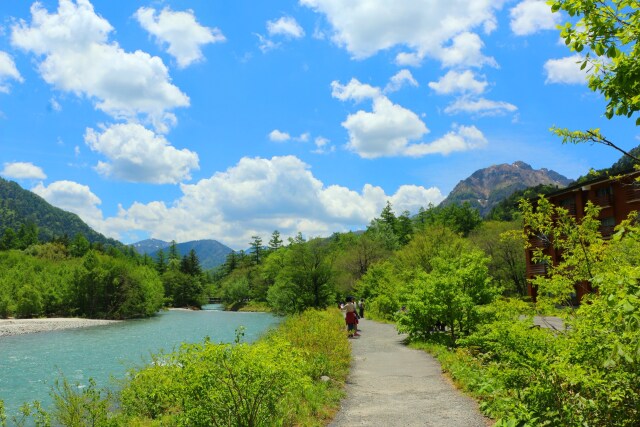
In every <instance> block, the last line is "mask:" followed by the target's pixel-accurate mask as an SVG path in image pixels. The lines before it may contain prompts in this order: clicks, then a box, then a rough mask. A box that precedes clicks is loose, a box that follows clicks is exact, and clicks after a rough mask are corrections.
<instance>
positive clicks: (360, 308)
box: [358, 298, 364, 319]
mask: <svg viewBox="0 0 640 427" xmlns="http://www.w3.org/2000/svg"><path fill="white" fill-rule="evenodd" d="M358 315H359V316H360V318H361V319H363V318H364V300H363V299H362V298H360V301H359V302H358Z"/></svg>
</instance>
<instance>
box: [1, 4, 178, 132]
mask: <svg viewBox="0 0 640 427" xmlns="http://www.w3.org/2000/svg"><path fill="white" fill-rule="evenodd" d="M31 17H32V19H31V23H27V22H25V21H24V20H20V21H19V22H18V23H16V24H14V25H13V26H12V33H11V42H12V44H13V45H14V46H16V47H18V48H21V49H24V50H26V51H30V52H33V53H35V54H37V55H39V56H40V57H41V61H40V62H39V64H38V70H39V72H40V74H41V75H42V78H43V79H44V80H45V81H46V82H47V83H49V84H51V85H52V86H54V87H55V88H56V89H58V90H60V91H63V92H71V93H74V94H76V95H77V96H83V97H87V98H89V99H91V100H93V101H94V103H95V106H96V108H98V109H99V110H102V111H104V112H105V113H107V114H109V115H111V116H112V117H115V118H125V119H130V120H132V119H136V118H139V117H142V118H143V119H144V120H147V121H149V122H150V123H152V124H153V125H154V126H155V127H156V129H158V130H159V131H162V132H166V131H167V130H168V127H169V126H171V125H173V124H175V115H173V113H171V110H173V109H174V108H177V107H185V106H188V105H189V98H188V97H187V96H186V95H185V94H184V93H182V92H181V91H180V89H178V87H176V86H175V85H173V84H172V83H171V79H170V77H169V73H168V70H167V68H166V66H165V65H164V64H163V62H162V60H161V59H160V58H158V57H152V56H151V55H149V54H148V53H145V52H142V51H139V50H138V51H135V52H132V53H130V52H125V51H124V50H123V49H122V48H121V47H120V46H119V45H118V44H117V43H115V42H109V40H108V37H109V34H110V33H111V32H112V31H113V27H112V26H111V24H109V22H108V21H107V20H105V19H104V18H102V17H100V16H98V15H97V14H96V13H95V12H94V10H93V6H92V5H91V3H90V2H89V1H88V0H77V1H76V2H74V1H72V0H60V3H59V7H58V10H57V11H56V12H55V13H49V12H48V11H47V10H46V9H45V8H44V7H43V6H42V4H40V3H34V4H33V5H32V6H31Z"/></svg>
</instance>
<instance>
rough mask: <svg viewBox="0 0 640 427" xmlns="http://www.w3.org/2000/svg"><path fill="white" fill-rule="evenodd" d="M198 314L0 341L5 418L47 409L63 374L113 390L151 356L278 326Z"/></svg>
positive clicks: (267, 319) (266, 318) (259, 318)
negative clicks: (29, 406)
mask: <svg viewBox="0 0 640 427" xmlns="http://www.w3.org/2000/svg"><path fill="white" fill-rule="evenodd" d="M205 308H208V309H205V310H202V311H189V310H171V311H164V312H161V313H159V314H158V315H157V316H155V317H152V318H150V319H143V320H128V321H125V322H120V323H115V324H111V325H106V326H93V327H89V328H81V329H71V330H65V331H55V332H41V333H35V334H25V335H16V336H10V337H2V338H0V399H2V400H4V402H5V407H6V412H7V414H8V415H9V414H14V413H15V412H16V411H17V409H18V408H19V407H20V405H21V404H22V403H24V402H32V401H34V400H39V401H40V402H41V403H42V404H43V405H44V406H45V408H47V407H49V405H50V404H51V397H50V392H51V389H52V386H53V385H54V382H55V380H56V379H60V378H62V377H61V375H64V376H65V377H66V378H67V380H69V382H70V383H72V384H79V385H80V386H83V385H84V386H86V385H87V384H88V380H89V378H93V379H94V380H95V381H96V382H97V384H98V387H99V388H102V387H109V388H115V387H116V385H115V381H114V379H122V378H124V377H125V374H126V371H127V370H128V369H130V368H133V367H139V366H142V365H144V364H146V363H148V362H149V360H150V355H151V354H154V353H158V352H160V351H161V350H162V351H165V352H169V351H172V350H174V349H177V348H178V347H179V346H180V343H182V342H188V343H195V342H202V341H203V340H204V338H205V337H207V336H208V337H209V338H210V339H211V341H212V342H233V341H234V339H235V337H236V332H235V331H236V329H237V328H238V327H240V326H242V327H244V328H245V330H244V337H243V338H242V341H243V342H251V341H254V340H255V339H256V338H258V337H259V336H260V335H261V334H262V333H264V332H265V331H266V330H267V329H269V328H270V327H272V326H274V325H275V324H277V323H278V318H277V317H275V316H272V315H270V314H267V313H235V312H226V311H221V310H216V306H205Z"/></svg>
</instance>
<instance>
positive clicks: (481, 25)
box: [300, 0, 505, 66]
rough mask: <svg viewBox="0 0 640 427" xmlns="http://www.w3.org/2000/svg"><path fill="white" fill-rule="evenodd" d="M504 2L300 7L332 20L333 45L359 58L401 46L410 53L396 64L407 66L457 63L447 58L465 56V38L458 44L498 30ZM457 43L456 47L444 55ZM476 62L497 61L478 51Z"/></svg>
mask: <svg viewBox="0 0 640 427" xmlns="http://www.w3.org/2000/svg"><path fill="white" fill-rule="evenodd" d="M503 3H505V1H504V0H474V1H468V0H450V1H447V2H435V1H432V0H414V1H403V2H395V3H394V4H393V6H392V7H391V6H390V4H389V2H388V1H386V0H353V1H349V2H344V1H342V0H300V4H302V5H304V6H307V7H309V8H311V9H313V10H314V11H316V12H318V13H321V14H323V15H325V16H326V19H327V21H328V23H329V24H330V26H331V39H332V41H333V42H334V43H336V44H337V45H339V46H341V47H344V48H345V49H346V50H347V51H348V52H349V53H350V54H351V55H352V56H353V57H354V58H356V59H363V58H368V57H370V56H372V55H375V54H376V53H378V52H379V51H381V50H387V49H390V48H393V47H400V48H404V49H406V51H404V52H402V53H400V54H399V55H398V56H397V57H396V61H397V62H398V63H400V64H403V65H417V64H419V63H420V62H421V61H422V60H423V59H424V58H425V57H431V58H435V59H439V60H445V59H446V60H447V61H449V62H451V58H447V56H451V55H453V51H452V48H456V50H458V51H459V50H461V49H462V45H463V44H464V42H468V40H464V37H463V39H459V40H458V41H457V42H455V41H454V40H455V39H457V38H458V36H460V35H462V34H465V33H469V32H471V31H472V30H474V29H476V28H477V29H482V30H484V31H485V32H490V31H492V29H494V28H495V22H496V18H495V12H496V10H499V9H500V8H501V7H502V5H503ZM452 42H453V45H454V46H451V47H450V48H448V49H444V50H443V48H444V47H445V46H447V45H451V43H452ZM466 51H468V50H466ZM445 54H447V55H445ZM457 59H458V60H462V59H464V58H460V57H458V58H457ZM471 59H474V60H478V59H480V60H481V61H480V62H482V63H490V62H491V61H490V59H488V58H484V57H482V56H481V55H479V54H478V53H477V52H474V54H473V57H472V58H469V59H468V60H465V61H464V62H465V63H469V62H470V60H471ZM487 61H489V62H487ZM473 65H475V66H477V65H478V64H473Z"/></svg>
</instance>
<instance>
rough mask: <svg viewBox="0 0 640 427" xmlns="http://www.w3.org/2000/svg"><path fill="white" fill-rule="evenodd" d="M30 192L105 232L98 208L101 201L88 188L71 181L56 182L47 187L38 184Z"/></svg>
mask: <svg viewBox="0 0 640 427" xmlns="http://www.w3.org/2000/svg"><path fill="white" fill-rule="evenodd" d="M31 191H33V192H34V193H36V194H37V195H39V196H40V197H42V198H43V199H45V200H46V201H47V202H49V203H51V204H52V205H54V206H57V207H59V208H60V209H64V210H66V211H69V212H73V213H75V214H76V215H78V216H79V217H80V218H82V220H84V221H85V222H86V223H87V224H89V225H90V226H91V227H93V228H95V229H96V230H98V231H102V230H105V228H104V224H103V223H102V211H101V210H100V208H99V207H98V206H99V205H100V204H101V203H102V201H101V200H100V198H99V197H98V196H96V195H95V194H93V193H92V192H91V189H90V188H89V187H88V186H86V185H82V184H78V183H77V182H73V181H56V182H52V183H51V184H50V185H49V186H45V185H43V184H42V183H40V184H38V185H36V186H35V187H34V188H32V189H31Z"/></svg>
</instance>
